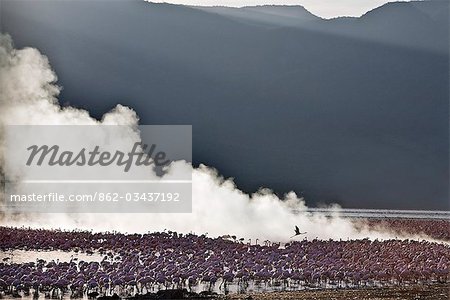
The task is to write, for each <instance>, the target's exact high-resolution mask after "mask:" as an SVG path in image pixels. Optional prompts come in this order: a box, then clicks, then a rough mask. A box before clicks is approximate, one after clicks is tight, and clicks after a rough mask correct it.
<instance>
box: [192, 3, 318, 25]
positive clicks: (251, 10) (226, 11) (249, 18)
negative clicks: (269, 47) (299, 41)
mask: <svg viewBox="0 0 450 300" xmlns="http://www.w3.org/2000/svg"><path fill="white" fill-rule="evenodd" d="M193 8H197V9H200V10H203V11H206V12H211V13H216V14H218V15H221V16H224V17H228V18H231V19H233V20H236V21H241V22H247V23H250V24H256V25H261V26H293V27H301V26H305V23H308V22H311V21H316V20H319V19H320V18H319V17H317V16H315V15H313V14H312V13H310V12H309V11H307V10H306V9H305V8H304V7H302V6H287V5H286V6H283V5H263V6H247V7H242V8H235V7H224V6H211V7H204V6H193Z"/></svg>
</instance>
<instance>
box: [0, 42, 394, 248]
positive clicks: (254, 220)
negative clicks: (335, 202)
mask: <svg viewBox="0 0 450 300" xmlns="http://www.w3.org/2000/svg"><path fill="white" fill-rule="evenodd" d="M56 80H57V77H56V75H55V73H54V72H53V71H52V69H51V68H50V65H49V63H48V60H47V58H46V57H45V56H43V55H42V54H40V53H39V51H38V50H36V49H33V48H25V49H20V50H19V49H14V47H13V45H12V40H11V38H10V36H8V35H4V34H0V118H1V119H0V137H1V139H0V163H1V165H0V171H1V172H2V173H3V172H4V165H5V164H4V159H5V158H4V155H5V153H4V152H5V151H4V149H5V147H4V146H5V145H4V143H5V141H4V136H5V130H6V128H5V125H24V124H26V125H28V124H30V125H44V124H45V125H96V124H100V125H101V124H111V125H112V124H118V125H128V126H129V127H130V133H131V134H132V133H133V132H135V130H134V129H135V128H136V126H137V124H138V117H137V115H136V113H135V112H134V111H133V110H131V109H130V108H127V107H124V106H122V105H117V106H116V108H114V109H113V110H112V111H110V112H108V113H107V114H105V115H104V116H103V118H102V120H101V121H97V120H95V119H93V118H91V117H90V116H89V113H88V112H87V111H85V110H81V109H76V108H73V107H64V108H62V107H61V106H60V105H59V104H58V100H57V96H58V94H59V91H60V89H59V87H58V86H57V85H56ZM137 138H138V137H137ZM128 142H131V140H130V141H129V140H124V143H128ZM186 170H187V171H189V172H192V181H193V204H192V213H182V214H174V213H170V214H119V213H117V214H108V215H106V214H88V213H85V214H69V213H67V214H64V213H60V214H57V213H52V214H37V213H36V214H10V213H8V212H7V211H3V212H1V213H2V214H3V216H2V217H1V219H0V225H4V226H33V227H45V228H63V229H75V228H77V229H88V230H91V229H93V230H94V231H111V230H117V231H122V232H147V231H161V230H164V229H166V228H167V229H170V230H175V231H178V232H195V233H197V234H203V233H206V232H208V233H209V235H210V236H219V235H225V234H230V235H237V236H238V237H246V238H259V239H260V240H261V241H262V240H263V239H270V240H273V241H287V240H288V239H289V237H290V236H291V235H292V231H293V227H294V225H298V226H299V227H300V228H301V230H302V231H307V232H308V234H307V237H308V238H315V237H318V238H320V239H328V238H333V239H339V238H344V239H346V238H364V237H369V238H391V237H393V236H392V235H389V234H386V233H382V232H373V231H368V230H365V231H364V232H360V231H358V230H357V229H356V228H355V227H354V226H353V223H352V222H351V221H349V220H347V219H344V218H340V217H339V215H338V213H337V215H336V216H335V217H333V218H327V217H325V216H324V215H322V214H320V213H314V214H311V213H304V214H302V215H300V216H299V215H295V214H294V213H292V210H293V209H295V210H300V211H304V210H306V209H307V207H306V206H305V203H304V201H303V199H301V198H298V197H297V195H296V194H295V193H293V192H291V193H289V194H287V195H286V197H285V199H282V200H280V199H279V198H278V197H276V196H275V195H274V194H273V193H271V192H269V191H261V192H258V193H256V194H253V195H247V194H245V193H243V192H242V191H240V190H239V189H237V188H236V186H235V185H234V183H233V182H232V181H231V180H225V179H223V178H221V177H220V176H219V175H218V174H217V172H216V171H215V170H214V169H212V168H209V167H206V166H200V167H199V168H197V169H195V168H192V166H191V165H190V164H187V163H185V162H182V161H179V162H176V163H175V164H173V165H172V166H171V170H170V172H171V173H176V172H185V171H186ZM2 198H3V196H2ZM3 200H4V199H3Z"/></svg>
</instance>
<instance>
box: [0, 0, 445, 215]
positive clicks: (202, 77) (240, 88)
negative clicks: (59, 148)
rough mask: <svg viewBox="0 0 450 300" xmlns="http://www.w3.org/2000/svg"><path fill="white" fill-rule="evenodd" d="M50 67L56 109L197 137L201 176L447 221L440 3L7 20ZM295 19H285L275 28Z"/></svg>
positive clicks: (116, 5)
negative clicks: (354, 12) (328, 12)
mask: <svg viewBox="0 0 450 300" xmlns="http://www.w3.org/2000/svg"><path fill="white" fill-rule="evenodd" d="M0 9H1V30H2V32H8V33H10V34H11V35H12V37H13V39H14V40H15V42H16V45H17V46H18V47H23V46H33V47H37V48H38V49H39V50H40V51H42V52H43V53H44V54H46V55H47V56H48V57H49V60H50V62H51V64H52V66H53V67H54V68H55V71H56V73H57V74H58V75H59V79H60V80H59V84H60V85H62V86H63V87H64V90H63V92H62V97H61V98H62V101H63V102H65V101H67V102H70V104H71V105H75V106H79V107H82V108H86V109H88V110H89V111H91V112H92V113H93V114H94V115H95V116H101V115H102V114H103V113H104V112H105V111H107V110H108V109H109V108H111V107H113V106H114V105H115V104H116V103H119V102H120V103H122V104H124V105H129V106H130V107H132V108H134V109H135V110H136V111H137V112H138V114H139V116H140V118H141V123H142V124H192V125H193V134H194V136H193V147H194V149H193V155H194V163H205V164H208V165H210V166H214V167H216V168H218V170H219V171H220V173H221V174H223V175H224V176H227V177H228V176H232V177H235V180H236V182H237V184H238V186H239V187H240V188H242V189H244V190H245V191H255V190H257V189H258V188H259V187H261V186H265V187H269V188H272V189H274V190H275V191H276V192H278V193H283V192H287V191H289V190H295V191H296V192H298V193H299V194H301V193H302V192H303V194H304V196H305V197H306V199H307V202H308V204H310V205H314V204H319V203H324V202H338V203H341V204H342V205H344V206H345V207H352V208H357V207H362V208H398V209H441V210H446V209H449V207H448V205H449V204H448V203H449V198H448V184H449V177H448V166H449V161H448V154H449V152H448V151H449V148H448V145H449V130H448V109H449V104H448V99H449V83H448V79H449V68H448V62H449V50H448V43H449V35H448V2H447V1H427V2H422V1H420V2H410V3H403V2H402V3H392V4H387V5H384V6H382V7H380V8H377V9H375V10H373V11H371V12H369V13H367V14H366V15H364V16H362V17H361V18H338V19H332V20H323V19H320V18H316V17H315V16H313V15H311V14H309V13H308V12H307V11H306V10H304V9H302V8H301V7H294V8H293V7H289V8H287V7H276V6H262V7H256V8H255V7H253V8H251V7H247V8H242V9H227V8H198V7H195V8H193V7H187V6H180V5H170V4H152V3H146V2H141V1H110V2H103V1H89V2H88V1H58V2H57V1H21V0H14V1H10V0H4V1H2V2H1V4H0ZM286 14H287V15H288V16H284V15H286Z"/></svg>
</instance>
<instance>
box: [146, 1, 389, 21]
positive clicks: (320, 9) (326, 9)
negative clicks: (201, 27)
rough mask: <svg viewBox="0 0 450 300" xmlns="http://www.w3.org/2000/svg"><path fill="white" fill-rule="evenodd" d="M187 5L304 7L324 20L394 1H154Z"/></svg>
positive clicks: (357, 12) (352, 14)
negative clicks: (276, 5)
mask: <svg viewBox="0 0 450 300" xmlns="http://www.w3.org/2000/svg"><path fill="white" fill-rule="evenodd" d="M151 2H168V3H176V4H185V5H204V6H214V5H223V6H234V7H240V6H249V5H263V4H280V5H302V6H304V7H305V8H306V9H308V10H309V11H310V12H312V13H313V14H315V15H317V16H320V17H323V18H333V17H338V16H361V15H362V14H364V13H365V12H367V11H369V10H371V9H373V8H375V7H378V6H380V5H383V4H384V3H386V2H395V1H393V0H165V1H161V0H153V1H151Z"/></svg>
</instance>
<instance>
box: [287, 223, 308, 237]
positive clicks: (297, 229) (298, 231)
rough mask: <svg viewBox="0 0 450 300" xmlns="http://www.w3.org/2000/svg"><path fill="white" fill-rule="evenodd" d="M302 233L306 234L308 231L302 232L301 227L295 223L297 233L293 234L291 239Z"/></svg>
mask: <svg viewBox="0 0 450 300" xmlns="http://www.w3.org/2000/svg"><path fill="white" fill-rule="evenodd" d="M301 234H306V232H300V229H299V228H298V226H297V225H295V234H294V235H293V236H291V239H292V238H293V237H296V236H297V235H301Z"/></svg>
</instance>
